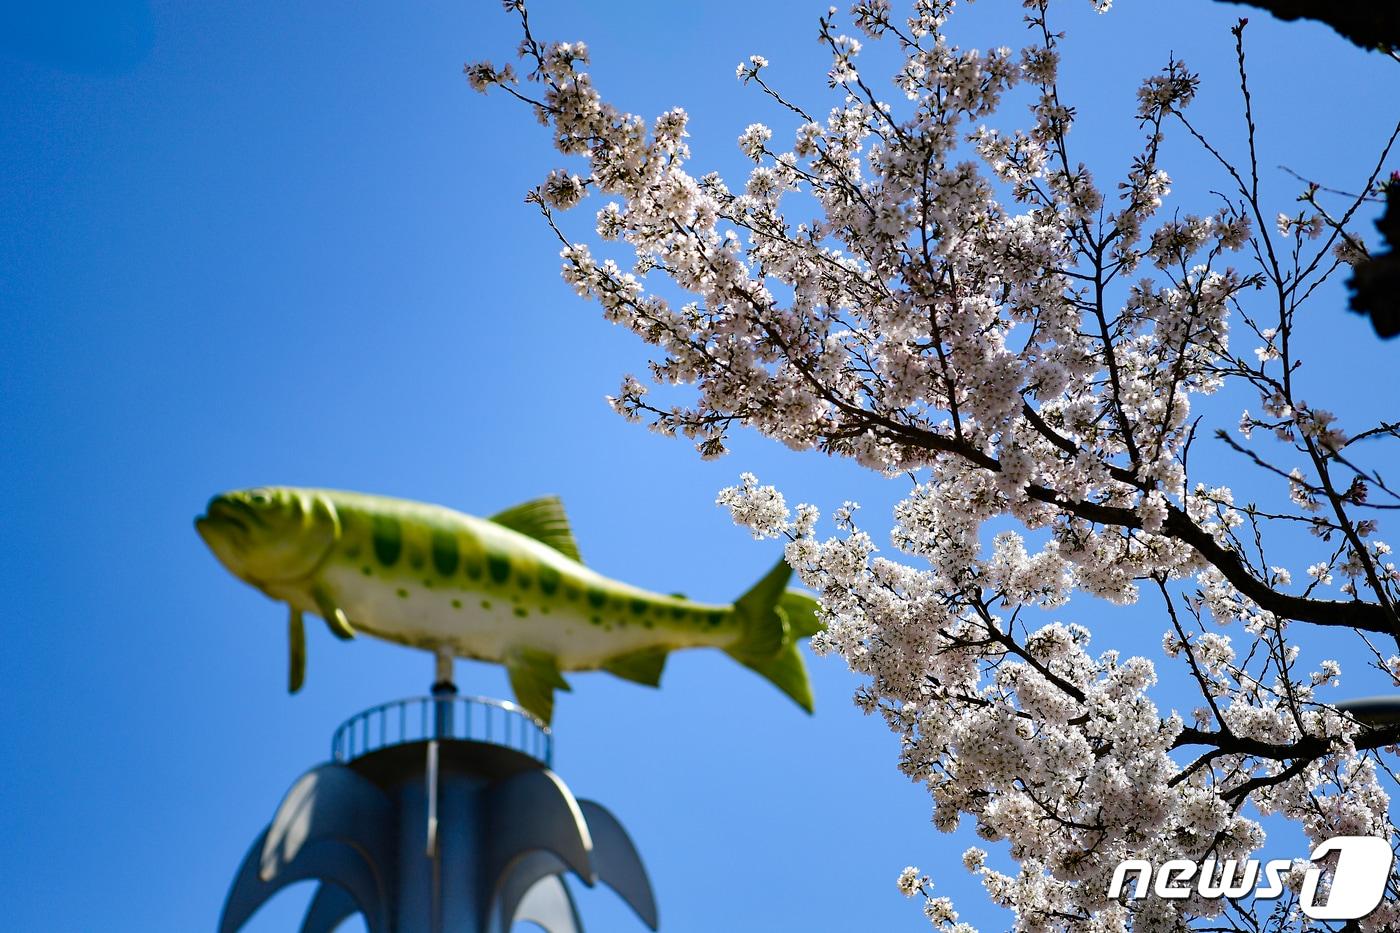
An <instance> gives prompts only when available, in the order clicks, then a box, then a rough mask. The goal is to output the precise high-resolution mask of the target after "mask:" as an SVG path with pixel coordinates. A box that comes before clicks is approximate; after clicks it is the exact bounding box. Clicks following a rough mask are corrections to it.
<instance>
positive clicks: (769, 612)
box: [195, 486, 822, 723]
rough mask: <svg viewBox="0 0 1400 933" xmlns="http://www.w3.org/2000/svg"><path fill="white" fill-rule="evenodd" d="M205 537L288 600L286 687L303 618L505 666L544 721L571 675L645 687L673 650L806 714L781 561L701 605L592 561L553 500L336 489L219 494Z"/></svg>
mask: <svg viewBox="0 0 1400 933" xmlns="http://www.w3.org/2000/svg"><path fill="white" fill-rule="evenodd" d="M195 528H196V529H197V530H198V532H199V534H200V536H201V537H202V538H203V539H204V541H205V543H206V544H207V545H208V546H209V549H210V550H211V551H213V552H214V555H215V556H216V557H217V558H218V559H219V561H220V562H221V563H222V564H223V565H224V566H225V567H226V568H228V570H229V571H230V572H232V573H233V574H234V575H235V576H237V577H238V578H239V579H241V580H243V581H245V582H247V583H249V584H251V585H253V586H255V587H257V588H258V589H259V590H261V591H262V592H263V593H265V594H267V595H268V596H269V597H271V598H272V599H275V600H279V601H281V602H285V603H287V605H288V606H289V607H290V610H291V615H290V621H289V623H288V638H289V642H290V665H289V674H288V689H289V690H290V691H291V692H292V693H295V692H296V691H297V690H299V689H300V688H301V685H302V682H303V680H304V679H305V672H306V634H305V629H304V627H303V615H304V614H306V613H311V614H314V615H317V616H320V617H321V618H322V619H324V620H325V622H326V625H327V626H329V627H330V630H331V631H332V632H333V633H334V634H335V635H336V636H338V637H340V638H344V639H348V638H353V637H355V635H356V634H357V633H363V634H366V635H373V636H375V637H376V638H382V639H384V640H386V641H391V642H395V643H397V644H401V645H408V646H411V647H414V648H422V649H424V650H427V651H432V652H434V653H436V654H438V656H439V657H440V658H443V657H447V658H450V657H463V658H474V659H476V660H480V661H493V662H496V663H499V664H502V665H504V666H505V668H506V671H507V673H508V675H509V677H510V684H511V689H512V690H513V691H514V693H515V697H516V700H517V702H519V704H520V705H521V706H523V707H524V708H525V709H527V710H529V711H530V712H531V713H533V714H535V715H536V716H538V717H539V718H540V719H541V720H543V721H544V722H545V723H548V722H549V721H550V720H551V718H552V715H553V712H554V691H555V690H568V689H570V688H569V685H568V683H567V682H566V681H565V680H564V677H563V674H564V673H565V672H567V671H591V670H604V671H608V672H609V673H611V674H614V675H616V676H618V677H621V678H623V679H625V680H630V681H634V682H636V683H640V684H646V685H648V686H653V687H654V686H657V685H658V684H659V683H660V679H661V671H662V668H663V667H664V666H665V663H666V656H667V655H668V654H670V653H671V652H672V651H676V650H678V649H681V648H718V649H720V650H722V651H724V652H725V653H726V654H728V655H729V656H730V657H732V658H734V659H735V660H736V661H738V662H739V663H740V664H743V665H744V666H745V667H748V668H750V669H751V670H753V671H755V672H756V673H758V674H759V675H761V676H763V677H765V678H767V679H768V680H769V681H770V682H771V683H772V684H773V685H774V686H776V687H777V688H778V689H779V690H781V691H782V692H783V693H785V694H787V695H788V696H789V697H790V698H791V699H792V700H793V701H795V702H796V703H797V704H798V705H799V706H801V707H802V708H803V709H804V710H807V711H808V712H811V710H812V692H811V687H810V686H809V684H808V681H807V670H806V667H805V665H804V664H803V661H802V655H801V654H800V653H799V651H798V647H797V644H798V641H799V640H801V639H802V638H805V637H807V636H810V635H812V634H814V633H816V632H817V631H819V630H820V629H821V627H822V626H821V622H820V621H819V620H818V617H817V611H816V610H817V604H816V601H815V600H813V599H812V598H811V597H810V596H808V595H806V594H804V593H800V592H797V591H795V590H790V589H788V588H787V583H788V579H789V577H790V576H791V573H792V571H791V569H790V568H789V567H788V565H787V564H786V563H785V562H783V561H781V560H780V561H779V562H778V564H777V566H775V567H774V568H773V569H772V570H770V571H769V572H768V573H767V574H766V575H765V576H764V577H763V579H761V580H759V581H758V583H756V584H754V586H753V588H752V589H750V590H749V591H748V592H747V593H745V594H744V595H743V596H741V597H739V599H737V600H736V601H735V602H734V603H733V604H731V605H714V604H706V603H699V602H694V601H691V600H689V599H686V598H685V597H683V596H681V595H680V594H673V595H664V594H661V593H654V592H650V591H648V590H644V589H640V588H638V587H635V586H630V585H628V584H626V583H623V582H621V581H618V580H613V579H610V578H608V577H605V576H603V575H602V574H599V573H597V572H595V571H593V570H591V569H589V568H588V567H586V566H584V564H583V562H582V560H581V559H580V557H579V552H578V546H577V545H576V544H575V542H574V536H573V532H572V531H571V530H570V528H569V521H568V518H567V517H566V515H565V514H564V508H563V505H562V504H561V503H560V501H559V500H558V499H557V498H555V497H552V496H551V497H545V498H541V499H534V500H532V501H529V502H525V503H522V504H521V505H517V506H515V507H514V508H510V509H507V510H505V511H504V512H501V513H500V514H499V515H494V516H492V517H491V518H489V519H483V518H475V517H473V516H470V515H465V514H463V513H461V512H457V511H454V510H452V509H449V508H445V507H443V506H439V505H429V504H427V503H422V502H412V501H409V500H405V499H394V498H389V497H385V496H375V495H365V494H362V493H353V492H340V491H336V490H329V489H302V488H294V487H287V486H277V487H260V488H256V489H246V490H239V491H235V492H227V493H224V494H222V495H219V496H215V497H214V498H213V499H212V500H211V501H210V502H209V506H208V508H207V510H206V512H205V514H204V515H202V516H200V517H199V518H197V519H196V520H195Z"/></svg>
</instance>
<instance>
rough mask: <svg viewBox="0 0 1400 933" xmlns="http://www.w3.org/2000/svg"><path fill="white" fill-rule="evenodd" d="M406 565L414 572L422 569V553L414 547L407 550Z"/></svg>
mask: <svg viewBox="0 0 1400 933" xmlns="http://www.w3.org/2000/svg"><path fill="white" fill-rule="evenodd" d="M408 565H409V566H410V567H412V568H413V569H414V570H422V569H423V551H422V550H421V549H419V548H416V547H410V548H409V549H408Z"/></svg>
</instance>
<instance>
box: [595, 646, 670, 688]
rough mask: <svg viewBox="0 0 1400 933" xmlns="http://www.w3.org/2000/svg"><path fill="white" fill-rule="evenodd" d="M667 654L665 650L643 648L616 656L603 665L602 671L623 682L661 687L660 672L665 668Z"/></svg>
mask: <svg viewBox="0 0 1400 933" xmlns="http://www.w3.org/2000/svg"><path fill="white" fill-rule="evenodd" d="M667 654H669V652H668V651H667V649H665V648H644V649H643V650H641V651H633V652H630V653H628V654H620V655H618V656H617V657H615V658H613V659H611V660H609V661H608V662H607V663H605V664H604V665H603V670H605V671H607V672H608V673H609V674H612V675H613V676H614V677H621V678H622V679H623V680H630V681H632V682H633V683H636V684H643V685H645V686H648V687H657V686H660V685H661V670H662V668H664V667H665V666H666V655H667Z"/></svg>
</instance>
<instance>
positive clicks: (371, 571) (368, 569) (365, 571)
mask: <svg viewBox="0 0 1400 933" xmlns="http://www.w3.org/2000/svg"><path fill="white" fill-rule="evenodd" d="M360 573H362V574H364V575H365V576H367V577H372V576H374V568H373V567H371V566H370V565H369V564H365V565H364V566H363V567H361V568H360Z"/></svg>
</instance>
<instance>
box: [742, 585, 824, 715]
mask: <svg viewBox="0 0 1400 933" xmlns="http://www.w3.org/2000/svg"><path fill="white" fill-rule="evenodd" d="M791 577H792V568H791V567H789V566H788V565H787V562H786V561H782V560H780V561H778V563H777V565H776V566H774V567H773V569H772V570H770V571H768V573H767V574H766V575H765V576H764V577H763V579H761V580H759V581H758V582H757V583H755V584H754V585H753V588H752V589H750V590H749V591H748V592H747V593H745V594H744V595H743V596H740V597H739V599H738V600H737V601H736V602H735V603H734V608H733V610H732V611H733V613H734V615H735V616H736V617H737V619H738V620H739V623H740V628H741V634H740V636H739V638H738V640H736V641H735V642H734V644H732V645H730V646H729V647H728V648H726V649H724V650H725V653H726V654H728V655H729V656H730V657H731V658H733V659H734V660H736V661H738V662H739V663H740V664H742V665H744V666H745V667H747V668H748V669H749V670H751V671H753V672H755V673H757V674H759V675H760V676H762V677H764V678H766V679H767V680H768V682H769V683H771V684H772V685H773V686H775V687H777V688H778V689H779V690H781V691H782V692H783V693H786V694H787V695H788V696H789V697H790V698H791V699H792V700H793V702H795V703H796V704H797V705H798V706H800V707H802V708H803V709H804V710H806V711H807V712H809V713H810V712H811V711H812V687H811V684H810V683H808V681H807V666H806V664H805V663H804V662H803V660H802V654H801V652H800V651H798V648H797V643H798V641H799V640H800V639H802V638H805V637H807V636H809V635H812V634H813V633H815V632H817V631H819V630H820V629H821V623H820V622H819V621H818V620H817V614H816V601H815V600H813V599H812V598H811V597H810V596H807V595H805V594H803V593H798V592H795V591H790V590H788V589H787V583H788V580H789V579H790V578H791Z"/></svg>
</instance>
